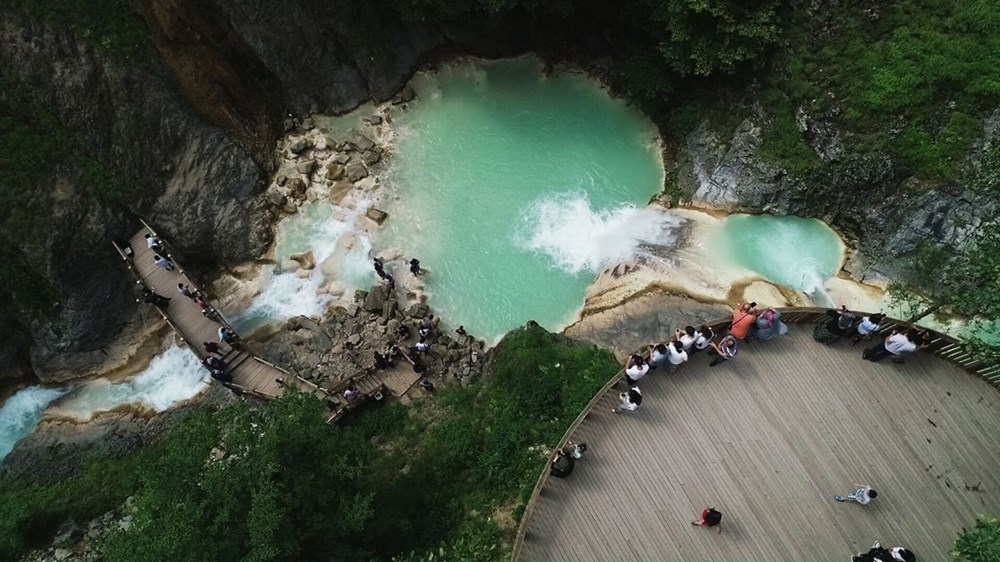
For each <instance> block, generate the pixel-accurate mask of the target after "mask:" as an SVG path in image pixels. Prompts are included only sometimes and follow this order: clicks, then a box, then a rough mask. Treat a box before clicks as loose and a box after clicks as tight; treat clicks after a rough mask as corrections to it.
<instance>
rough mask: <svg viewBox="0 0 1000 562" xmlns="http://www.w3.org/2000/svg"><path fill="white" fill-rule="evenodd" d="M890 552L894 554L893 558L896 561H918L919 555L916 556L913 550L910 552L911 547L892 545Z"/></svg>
mask: <svg viewBox="0 0 1000 562" xmlns="http://www.w3.org/2000/svg"><path fill="white" fill-rule="evenodd" d="M889 554H891V555H892V559H893V561H894V562H916V560H917V557H916V556H914V554H913V553H912V552H910V549H908V548H903V547H901V546H894V547H892V550H890V551H889Z"/></svg>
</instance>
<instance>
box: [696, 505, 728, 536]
mask: <svg viewBox="0 0 1000 562" xmlns="http://www.w3.org/2000/svg"><path fill="white" fill-rule="evenodd" d="M691 524H692V525H696V526H699V527H705V528H706V529H707V528H711V527H717V528H718V530H719V532H720V533H721V532H722V512H721V511H719V510H717V509H715V508H714V507H709V508H706V509H705V510H703V511H702V512H701V519H699V520H697V521H692V522H691Z"/></svg>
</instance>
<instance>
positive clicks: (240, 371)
mask: <svg viewBox="0 0 1000 562" xmlns="http://www.w3.org/2000/svg"><path fill="white" fill-rule="evenodd" d="M146 234H153V235H155V234H156V233H155V232H153V231H152V230H151V229H149V228H148V227H147V228H143V229H142V230H140V231H139V232H137V233H136V234H135V236H133V237H132V239H131V240H130V241H129V243H130V245H131V247H132V250H133V252H134V256H133V257H132V258H127V257H125V256H124V254H123V258H124V259H125V261H126V263H127V264H128V265H129V268H130V269H131V270H132V272H133V273H134V274H135V275H136V277H137V278H138V282H140V283H141V284H142V285H144V286H146V287H148V288H150V289H152V290H153V291H154V292H155V293H157V294H159V295H162V296H164V297H169V298H170V299H172V300H171V301H170V304H169V306H167V307H166V309H165V310H161V311H160V312H161V314H162V315H163V316H164V318H165V319H166V320H167V322H168V323H169V324H170V325H171V326H172V327H173V328H174V330H175V331H176V332H177V333H178V334H179V335H180V336H181V338H182V339H184V341H186V342H187V343H188V345H189V347H190V349H191V351H193V352H194V353H195V354H197V355H198V357H199V358H201V359H204V358H205V357H207V355H208V354H207V353H206V352H205V349H204V347H203V346H202V343H203V342H206V341H214V342H219V339H220V338H219V328H220V327H221V326H222V325H223V323H225V325H226V326H229V324H228V323H226V322H225V319H224V318H222V317H221V314H220V315H219V320H218V321H216V320H211V319H209V318H207V317H206V316H205V315H204V314H202V312H201V308H200V307H199V306H198V305H197V304H195V303H194V301H192V300H191V299H189V298H187V297H185V296H183V295H181V294H179V293H178V292H177V284H178V283H184V284H186V285H190V286H191V287H192V288H193V289H197V288H198V287H197V285H196V284H195V283H194V282H193V281H192V280H191V279H190V278H189V277H188V276H187V275H186V274H185V273H184V270H183V267H181V265H180V263H178V262H176V260H175V261H174V265H175V270H174V271H167V270H165V269H162V268H160V267H157V266H156V264H155V263H154V262H153V251H152V250H151V249H149V248H148V247H147V244H146V238H145V237H146ZM116 247H117V245H116ZM167 249H168V250H169V248H167ZM119 252H121V249H119ZM149 306H152V305H149ZM229 327H230V328H232V327H231V326H229ZM219 343H220V345H221V346H222V348H223V350H224V351H225V353H226V354H225V356H224V357H223V360H224V361H225V362H226V373H228V374H229V375H231V376H232V379H233V380H232V382H231V383H224V384H226V386H229V387H230V388H232V389H233V390H235V391H237V392H241V393H245V394H252V395H255V396H258V397H261V398H265V399H273V398H277V397H278V396H280V395H281V394H282V393H283V392H284V391H285V389H286V388H289V387H295V388H297V389H299V390H301V391H303V392H306V393H310V394H314V395H316V396H317V397H319V398H320V399H322V400H324V401H325V402H326V404H327V406H328V407H329V408H330V411H331V415H330V421H333V420H335V419H337V418H338V417H340V416H341V415H343V414H344V413H346V412H347V411H349V410H350V409H352V408H353V407H356V406H358V405H360V404H361V403H362V402H363V401H364V398H367V397H376V398H377V399H380V398H381V396H382V394H381V393H382V392H392V393H393V394H396V395H399V394H401V393H402V392H405V391H406V390H407V389H408V388H409V387H410V386H412V385H413V384H414V383H416V382H417V380H419V375H417V374H416V373H414V372H413V371H412V369H406V368H399V369H395V370H393V371H392V372H387V373H386V374H385V377H386V378H385V380H383V378H382V377H381V376H380V375H379V373H368V374H365V375H364V376H361V377H359V378H357V379H355V380H352V381H348V382H345V383H341V384H337V385H333V386H330V387H328V388H321V387H319V386H317V385H315V384H313V383H312V382H310V381H307V380H305V379H303V378H302V377H299V376H298V375H295V374H293V373H290V372H289V371H287V370H285V369H282V368H280V367H278V366H276V365H274V364H272V363H270V362H268V361H265V360H264V359H262V358H260V357H258V356H257V355H256V354H254V353H253V351H252V350H250V349H248V348H247V347H246V346H244V345H240V346H237V347H232V346H228V345H227V344H225V343H222V342H219ZM347 384H353V385H355V386H356V387H357V389H358V391H359V393H360V395H361V397H362V398H361V399H358V400H354V401H352V402H348V401H347V400H346V399H345V398H344V397H343V395H342V394H341V392H340V391H341V390H342V387H346V386H347Z"/></svg>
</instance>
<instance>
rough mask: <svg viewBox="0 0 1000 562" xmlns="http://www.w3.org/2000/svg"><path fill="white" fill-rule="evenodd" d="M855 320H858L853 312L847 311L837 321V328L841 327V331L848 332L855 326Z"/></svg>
mask: <svg viewBox="0 0 1000 562" xmlns="http://www.w3.org/2000/svg"><path fill="white" fill-rule="evenodd" d="M855 318H857V316H855V314H854V313H853V312H849V311H846V310H845V311H844V313H843V314H841V315H840V318H838V319H837V326H838V327H840V329H841V330H846V329H848V328H850V327H851V326H852V325H853V324H854V319H855Z"/></svg>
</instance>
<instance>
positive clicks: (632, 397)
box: [611, 386, 642, 414]
mask: <svg viewBox="0 0 1000 562" xmlns="http://www.w3.org/2000/svg"><path fill="white" fill-rule="evenodd" d="M618 398H619V399H620V400H621V404H618V407H617V408H611V413H612V414H620V413H622V412H634V411H636V410H638V409H639V404H642V392H641V391H640V390H639V387H638V386H633V387H632V388H630V389H628V392H622V393H621V394H619V395H618Z"/></svg>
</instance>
